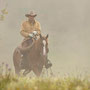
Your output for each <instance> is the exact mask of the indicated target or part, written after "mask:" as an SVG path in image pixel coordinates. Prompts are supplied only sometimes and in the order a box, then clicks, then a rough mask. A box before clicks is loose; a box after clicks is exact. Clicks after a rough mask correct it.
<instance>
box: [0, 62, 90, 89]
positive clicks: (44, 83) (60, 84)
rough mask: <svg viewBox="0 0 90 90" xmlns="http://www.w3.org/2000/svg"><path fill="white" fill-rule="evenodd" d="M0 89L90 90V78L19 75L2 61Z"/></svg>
mask: <svg viewBox="0 0 90 90" xmlns="http://www.w3.org/2000/svg"><path fill="white" fill-rule="evenodd" d="M4 69H5V70H4ZM0 90H90V81H89V78H80V77H63V78H55V77H48V78H45V77H43V78H29V77H24V76H20V77H18V76H16V75H14V74H13V73H12V71H11V69H10V68H9V67H8V64H6V65H5V64H4V63H2V65H1V67H0Z"/></svg>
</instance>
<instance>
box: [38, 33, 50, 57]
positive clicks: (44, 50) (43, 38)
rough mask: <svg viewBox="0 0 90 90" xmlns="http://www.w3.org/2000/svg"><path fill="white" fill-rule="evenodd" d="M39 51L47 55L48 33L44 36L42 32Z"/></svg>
mask: <svg viewBox="0 0 90 90" xmlns="http://www.w3.org/2000/svg"><path fill="white" fill-rule="evenodd" d="M39 51H40V54H41V55H43V56H46V55H47V53H48V51H49V49H48V34H47V35H46V36H42V35H41V34H40V38H39Z"/></svg>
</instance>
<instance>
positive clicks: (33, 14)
mask: <svg viewBox="0 0 90 90" xmlns="http://www.w3.org/2000/svg"><path fill="white" fill-rule="evenodd" d="M25 16H26V17H29V16H32V17H36V16H37V14H36V13H34V12H33V11H31V12H30V14H25Z"/></svg>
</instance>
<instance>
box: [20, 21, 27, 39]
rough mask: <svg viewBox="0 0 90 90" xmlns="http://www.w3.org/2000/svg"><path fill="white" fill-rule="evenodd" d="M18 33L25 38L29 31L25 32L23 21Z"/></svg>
mask: <svg viewBox="0 0 90 90" xmlns="http://www.w3.org/2000/svg"><path fill="white" fill-rule="evenodd" d="M20 34H21V35H22V36H23V37H25V38H26V37H28V36H29V33H27V32H26V30H25V23H23V24H22V25H21V31H20Z"/></svg>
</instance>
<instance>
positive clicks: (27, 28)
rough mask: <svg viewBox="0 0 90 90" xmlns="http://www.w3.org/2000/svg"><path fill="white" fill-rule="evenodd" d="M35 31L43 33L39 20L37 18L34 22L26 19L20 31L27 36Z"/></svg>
mask: <svg viewBox="0 0 90 90" xmlns="http://www.w3.org/2000/svg"><path fill="white" fill-rule="evenodd" d="M33 31H37V32H38V34H40V33H41V26H40V23H39V22H38V21H36V20H35V22H34V24H32V23H30V22H29V21H24V22H23V23H22V25H21V31H20V33H21V35H22V36H23V37H25V38H27V37H28V36H29V34H30V33H32V32H33Z"/></svg>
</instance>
